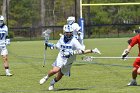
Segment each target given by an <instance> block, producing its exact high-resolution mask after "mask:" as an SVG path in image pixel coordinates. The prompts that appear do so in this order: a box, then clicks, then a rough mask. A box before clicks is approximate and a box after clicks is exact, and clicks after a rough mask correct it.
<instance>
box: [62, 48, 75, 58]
mask: <svg viewBox="0 0 140 93" xmlns="http://www.w3.org/2000/svg"><path fill="white" fill-rule="evenodd" d="M62 53H63V56H64V57H66V58H69V57H70V56H72V55H73V51H65V50H62Z"/></svg>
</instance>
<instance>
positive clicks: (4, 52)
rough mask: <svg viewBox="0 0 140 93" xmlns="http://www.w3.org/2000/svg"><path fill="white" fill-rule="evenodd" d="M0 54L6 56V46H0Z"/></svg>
mask: <svg viewBox="0 0 140 93" xmlns="http://www.w3.org/2000/svg"><path fill="white" fill-rule="evenodd" d="M0 53H1V55H7V54H8V50H7V48H6V46H0Z"/></svg>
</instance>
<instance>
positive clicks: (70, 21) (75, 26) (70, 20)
mask: <svg viewBox="0 0 140 93" xmlns="http://www.w3.org/2000/svg"><path fill="white" fill-rule="evenodd" d="M67 25H72V28H73V30H74V31H73V36H74V37H75V38H76V39H77V40H78V41H79V42H80V44H81V45H83V46H84V44H83V33H82V32H81V27H80V26H79V25H78V23H76V22H75V17H74V16H69V17H68V18H67Z"/></svg>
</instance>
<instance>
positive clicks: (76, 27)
mask: <svg viewBox="0 0 140 93" xmlns="http://www.w3.org/2000/svg"><path fill="white" fill-rule="evenodd" d="M72 28H73V30H74V31H73V36H74V37H75V38H76V39H79V36H78V34H77V33H78V31H79V30H80V29H81V27H80V26H79V25H78V24H77V23H73V24H72Z"/></svg>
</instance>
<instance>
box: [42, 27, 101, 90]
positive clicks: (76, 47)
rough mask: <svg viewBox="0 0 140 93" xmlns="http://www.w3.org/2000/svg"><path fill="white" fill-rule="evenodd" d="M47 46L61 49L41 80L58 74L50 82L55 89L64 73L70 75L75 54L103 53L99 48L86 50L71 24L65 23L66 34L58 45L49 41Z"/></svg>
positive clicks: (50, 88) (50, 87)
mask: <svg viewBox="0 0 140 93" xmlns="http://www.w3.org/2000/svg"><path fill="white" fill-rule="evenodd" d="M47 46H48V47H55V48H57V49H59V50H60V51H59V53H58V56H57V58H56V60H55V62H54V63H53V64H52V66H53V68H52V69H51V70H50V71H49V72H48V73H47V75H46V76H45V77H43V78H42V79H41V80H40V81H39V83H40V84H43V83H45V82H46V81H47V80H48V79H49V77H51V76H53V75H54V74H57V76H56V77H55V78H54V79H53V80H52V81H51V82H50V86H49V89H48V90H53V89H54V84H55V83H56V82H58V81H59V80H60V79H61V78H62V77H63V75H68V76H70V69H71V66H72V63H73V62H74V55H76V54H86V53H98V54H101V53H100V51H99V50H98V49H97V48H95V49H93V50H91V49H89V50H85V49H84V48H83V47H82V45H81V44H80V43H79V42H78V40H77V39H76V38H74V37H73V28H72V26H71V25H64V35H62V36H61V37H60V39H59V40H58V42H57V44H56V45H54V44H52V43H48V45H47Z"/></svg>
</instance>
